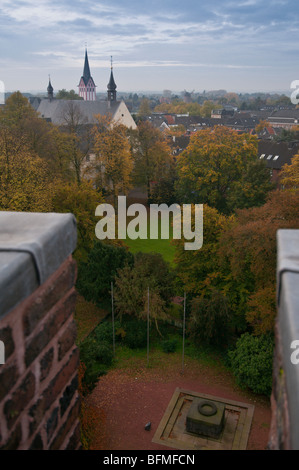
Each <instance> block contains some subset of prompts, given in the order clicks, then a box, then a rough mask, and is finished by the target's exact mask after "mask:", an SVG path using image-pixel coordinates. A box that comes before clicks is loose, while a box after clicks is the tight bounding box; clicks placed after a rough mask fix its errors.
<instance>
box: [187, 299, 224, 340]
mask: <svg viewBox="0 0 299 470" xmlns="http://www.w3.org/2000/svg"><path fill="white" fill-rule="evenodd" d="M206 295H207V297H199V296H198V297H195V298H194V299H193V300H192V301H191V315H190V322H189V326H188V331H187V333H188V334H189V335H190V337H191V338H192V339H194V340H195V341H196V342H198V343H199V344H201V343H205V344H207V345H208V344H213V345H215V346H222V345H224V344H226V342H227V340H228V336H229V321H230V316H229V307H228V301H227V299H226V297H225V296H224V295H223V294H222V293H221V292H219V291H217V290H211V292H208V293H207V294H206Z"/></svg>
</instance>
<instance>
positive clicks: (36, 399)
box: [0, 256, 80, 450]
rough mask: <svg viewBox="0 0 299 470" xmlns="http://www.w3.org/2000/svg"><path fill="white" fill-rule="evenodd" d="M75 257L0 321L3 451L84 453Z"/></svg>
mask: <svg viewBox="0 0 299 470" xmlns="http://www.w3.org/2000/svg"><path fill="white" fill-rule="evenodd" d="M75 278H76V264H75V262H74V260H73V259H72V257H71V256H68V258H67V259H66V260H65V261H64V262H63V263H62V264H61V266H60V267H59V268H58V269H57V270H56V271H55V272H54V273H53V274H52V275H51V276H50V277H49V278H48V279H47V280H46V281H45V282H44V283H43V284H42V285H41V286H39V287H38V288H37V289H36V290H35V291H34V292H33V293H32V294H31V295H30V296H29V297H27V298H26V299H25V300H23V301H22V302H21V303H19V304H18V305H17V306H16V307H15V308H14V309H12V310H11V311H10V312H8V314H7V315H5V316H4V317H3V318H0V340H2V341H3V343H4V344H5V364H3V365H0V449H1V450H4V449H50V450H51V449H55V450H56V449H72V450H73V449H78V448H80V425H79V418H78V417H79V411H80V401H79V395H78V391H77V388H78V372H77V371H78V365H79V352H78V349H77V347H76V345H75V339H76V325H75V322H74V308H75V300H76V293H75V289H74V283H75Z"/></svg>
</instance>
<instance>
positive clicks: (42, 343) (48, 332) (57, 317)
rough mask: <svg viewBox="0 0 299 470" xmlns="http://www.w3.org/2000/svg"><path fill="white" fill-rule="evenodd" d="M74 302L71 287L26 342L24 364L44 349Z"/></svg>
mask: <svg viewBox="0 0 299 470" xmlns="http://www.w3.org/2000/svg"><path fill="white" fill-rule="evenodd" d="M75 304H76V291H75V290H74V289H73V290H71V291H70V293H69V295H68V296H67V297H66V298H65V299H64V300H63V301H61V302H59V304H57V307H56V308H54V309H53V312H52V313H51V314H50V316H49V317H48V318H47V319H46V320H45V321H44V323H43V325H42V329H41V330H39V331H38V332H37V333H36V334H35V335H34V336H33V337H32V338H30V340H29V341H28V342H27V345H26V351H25V364H26V367H28V366H29V365H30V364H31V363H32V362H33V361H34V360H35V359H36V357H37V356H38V355H39V354H40V353H41V351H43V349H45V348H46V347H47V345H48V343H49V342H50V341H51V339H52V338H54V336H55V335H56V334H57V333H58V331H59V329H60V328H61V326H62V325H63V324H64V323H65V322H66V320H67V319H68V318H69V317H70V316H71V315H72V314H73V312H74V309H75Z"/></svg>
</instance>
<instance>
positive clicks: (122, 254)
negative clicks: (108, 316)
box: [76, 240, 134, 306]
mask: <svg viewBox="0 0 299 470" xmlns="http://www.w3.org/2000/svg"><path fill="white" fill-rule="evenodd" d="M133 262H134V257H133V255H132V254H131V253H130V252H129V251H127V249H126V248H125V247H122V246H114V245H109V244H108V243H104V242H101V241H100V240H97V241H96V242H95V243H94V246H93V248H92V250H91V251H90V252H89V254H88V259H87V262H84V263H79V266H78V280H77V284H76V287H77V289H78V292H79V293H80V294H81V295H82V296H83V297H84V298H85V299H86V300H87V301H91V302H94V303H95V304H97V305H98V306H101V305H106V304H107V305H109V306H110V302H111V293H110V291H111V282H112V281H114V277H115V275H116V273H117V270H118V269H120V268H123V267H124V266H126V265H129V266H131V265H133Z"/></svg>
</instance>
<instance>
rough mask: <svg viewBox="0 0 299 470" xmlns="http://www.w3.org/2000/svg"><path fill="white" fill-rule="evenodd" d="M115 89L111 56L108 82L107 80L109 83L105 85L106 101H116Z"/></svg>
mask: <svg viewBox="0 0 299 470" xmlns="http://www.w3.org/2000/svg"><path fill="white" fill-rule="evenodd" d="M116 88H117V86H116V84H115V81H114V77H113V62H112V56H111V72H110V80H109V83H108V85H107V92H108V101H109V102H112V101H113V102H114V101H116Z"/></svg>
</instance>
